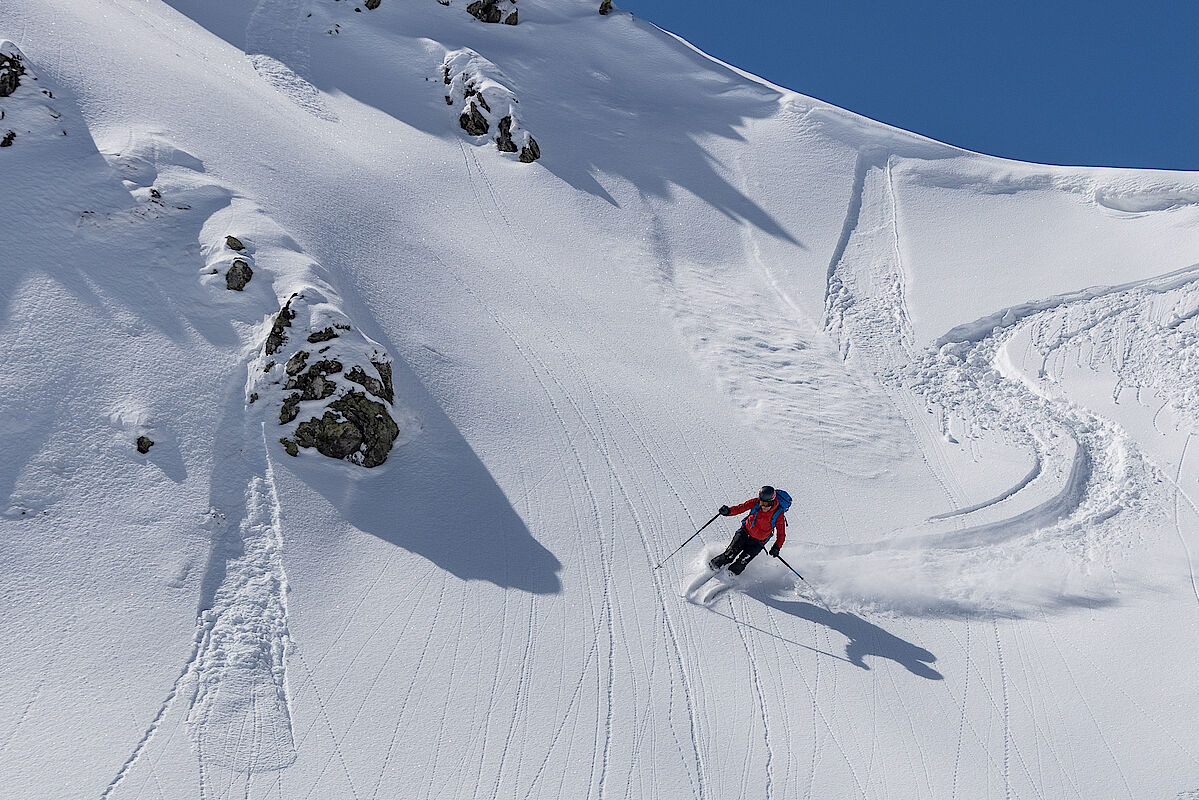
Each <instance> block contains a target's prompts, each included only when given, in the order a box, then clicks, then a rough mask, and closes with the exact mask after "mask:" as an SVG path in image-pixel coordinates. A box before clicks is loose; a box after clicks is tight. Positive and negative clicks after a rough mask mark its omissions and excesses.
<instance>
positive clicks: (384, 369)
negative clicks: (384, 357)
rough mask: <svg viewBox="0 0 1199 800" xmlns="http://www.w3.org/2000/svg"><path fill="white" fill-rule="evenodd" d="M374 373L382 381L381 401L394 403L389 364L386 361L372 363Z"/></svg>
mask: <svg viewBox="0 0 1199 800" xmlns="http://www.w3.org/2000/svg"><path fill="white" fill-rule="evenodd" d="M371 364H373V365H374V367H375V371H376V372H378V373H379V377H380V378H382V380H383V399H384V400H386V401H387V402H389V403H394V402H395V391H394V390H393V389H392V387H391V364H389V363H387V362H386V361H372V362H371Z"/></svg>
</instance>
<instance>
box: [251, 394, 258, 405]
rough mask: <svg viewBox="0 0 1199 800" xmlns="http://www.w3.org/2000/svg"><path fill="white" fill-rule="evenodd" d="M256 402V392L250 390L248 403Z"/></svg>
mask: <svg viewBox="0 0 1199 800" xmlns="http://www.w3.org/2000/svg"><path fill="white" fill-rule="evenodd" d="M257 402H258V392H251V393H250V405H254V404H255V403H257Z"/></svg>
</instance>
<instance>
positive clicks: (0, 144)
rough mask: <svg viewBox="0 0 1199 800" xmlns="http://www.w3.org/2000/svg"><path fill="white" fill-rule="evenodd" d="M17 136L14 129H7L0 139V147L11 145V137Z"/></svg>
mask: <svg viewBox="0 0 1199 800" xmlns="http://www.w3.org/2000/svg"><path fill="white" fill-rule="evenodd" d="M16 138H17V132H16V131H9V132H8V133H6V134H4V138H3V139H0V147H12V143H13V139H16Z"/></svg>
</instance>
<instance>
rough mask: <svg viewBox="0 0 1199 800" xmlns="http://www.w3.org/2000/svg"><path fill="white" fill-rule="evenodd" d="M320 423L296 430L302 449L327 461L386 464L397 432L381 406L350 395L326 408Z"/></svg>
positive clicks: (310, 422) (304, 424)
mask: <svg viewBox="0 0 1199 800" xmlns="http://www.w3.org/2000/svg"><path fill="white" fill-rule="evenodd" d="M329 409H330V410H329V411H326V412H325V414H324V416H322V417H321V418H320V419H319V420H318V419H316V418H315V417H314V418H312V419H310V420H308V421H307V422H301V423H300V425H299V427H297V428H296V441H297V442H298V443H299V444H300V446H301V447H315V448H316V449H317V452H319V453H321V454H322V455H325V456H328V457H329V458H349V457H351V456H354V455H358V456H359V457H360V458H361V461H360V462H359V463H361V464H362V466H364V467H368V468H369V467H377V466H379V465H380V464H382V463H383V462H384V461H386V460H387V454H388V452H390V451H391V445H392V442H394V441H395V439H396V437H397V436H399V434H400V428H399V426H398V425H396V423H395V420H393V419H392V418H391V415H389V414H388V413H387V409H386V407H384V406H383V404H382V403H376V402H375V401H374V400H371V399H370V398H368V397H367V396H366V395H365V394H362V393H361V392H350V393H349V394H347V395H345V396H344V397H342V398H340V399H338V400H336V401H334V402H333V403H331V404H330V405H329Z"/></svg>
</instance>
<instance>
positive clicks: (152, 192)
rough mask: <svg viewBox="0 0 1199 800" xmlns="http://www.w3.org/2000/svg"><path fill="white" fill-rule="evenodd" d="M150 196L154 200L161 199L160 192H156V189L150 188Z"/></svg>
mask: <svg viewBox="0 0 1199 800" xmlns="http://www.w3.org/2000/svg"><path fill="white" fill-rule="evenodd" d="M150 196H151V197H153V198H154V199H155V200H161V199H162V192H160V191H158V190H157V189H155V188H154V187H153V186H151V187H150Z"/></svg>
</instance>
